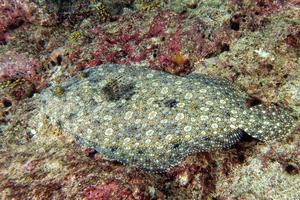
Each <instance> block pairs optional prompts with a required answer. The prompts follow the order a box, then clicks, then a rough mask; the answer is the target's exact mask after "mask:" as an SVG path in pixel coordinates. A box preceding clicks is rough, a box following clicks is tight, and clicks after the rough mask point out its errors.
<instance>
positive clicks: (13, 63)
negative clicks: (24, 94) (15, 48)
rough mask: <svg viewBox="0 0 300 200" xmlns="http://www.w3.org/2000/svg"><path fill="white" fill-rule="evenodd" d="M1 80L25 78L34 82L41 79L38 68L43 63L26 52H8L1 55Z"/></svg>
mask: <svg viewBox="0 0 300 200" xmlns="http://www.w3.org/2000/svg"><path fill="white" fill-rule="evenodd" d="M0 63H1V65H0V81H1V80H9V79H25V80H28V81H30V82H32V83H36V82H37V81H39V79H40V77H39V76H38V69H39V68H40V67H41V64H40V63H39V62H38V61H37V60H36V59H34V58H32V57H30V56H28V55H27V54H26V53H16V52H12V51H10V52H7V53H6V54H4V55H1V56H0Z"/></svg>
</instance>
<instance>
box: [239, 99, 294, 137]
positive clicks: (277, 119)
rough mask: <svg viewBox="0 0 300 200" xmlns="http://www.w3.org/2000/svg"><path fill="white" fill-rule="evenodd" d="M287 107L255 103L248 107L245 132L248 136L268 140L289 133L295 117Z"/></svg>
mask: <svg viewBox="0 0 300 200" xmlns="http://www.w3.org/2000/svg"><path fill="white" fill-rule="evenodd" d="M290 113H291V112H289V111H288V110H287V109H285V108H279V107H278V106H276V105H269V106H267V105H257V106H254V107H251V108H249V114H247V123H246V126H245V129H244V130H245V132H246V133H247V134H249V135H250V136H252V137H254V138H256V139H259V140H262V141H269V140H274V139H278V138H282V137H283V136H285V135H287V134H289V133H291V131H292V130H293V128H294V127H295V118H294V117H293V116H292V115H291V114H290Z"/></svg>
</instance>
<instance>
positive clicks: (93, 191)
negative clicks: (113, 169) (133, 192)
mask: <svg viewBox="0 0 300 200" xmlns="http://www.w3.org/2000/svg"><path fill="white" fill-rule="evenodd" d="M129 195H130V192H129V191H127V190H126V188H120V186H119V185H118V184H117V183H116V182H111V183H108V184H104V185H96V186H94V185H92V186H89V187H88V188H86V189H85V190H84V191H83V192H82V196H83V197H84V199H85V200H109V199H127V198H128V196H129Z"/></svg>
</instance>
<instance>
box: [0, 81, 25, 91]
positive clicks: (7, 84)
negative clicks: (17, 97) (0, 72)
mask: <svg viewBox="0 0 300 200" xmlns="http://www.w3.org/2000/svg"><path fill="white" fill-rule="evenodd" d="M23 83H24V80H22V79H17V80H8V81H3V82H0V89H13V88H15V87H17V86H19V85H22V84H23Z"/></svg>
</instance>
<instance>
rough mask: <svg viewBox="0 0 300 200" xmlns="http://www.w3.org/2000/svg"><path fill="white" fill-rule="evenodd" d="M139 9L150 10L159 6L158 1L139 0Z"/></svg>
mask: <svg viewBox="0 0 300 200" xmlns="http://www.w3.org/2000/svg"><path fill="white" fill-rule="evenodd" d="M139 4H140V9H141V10H143V11H150V10H155V9H157V8H160V1H157V0H140V1H139Z"/></svg>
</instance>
